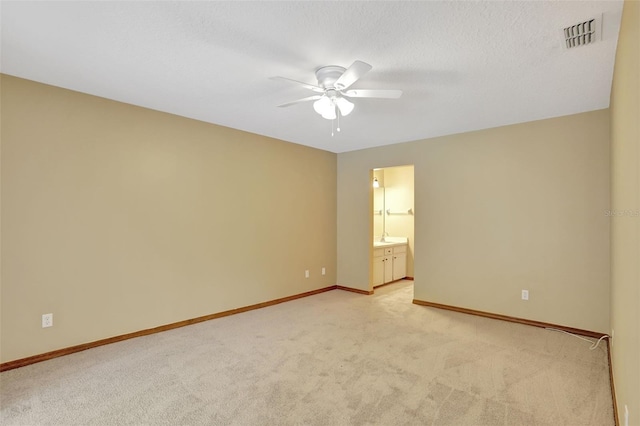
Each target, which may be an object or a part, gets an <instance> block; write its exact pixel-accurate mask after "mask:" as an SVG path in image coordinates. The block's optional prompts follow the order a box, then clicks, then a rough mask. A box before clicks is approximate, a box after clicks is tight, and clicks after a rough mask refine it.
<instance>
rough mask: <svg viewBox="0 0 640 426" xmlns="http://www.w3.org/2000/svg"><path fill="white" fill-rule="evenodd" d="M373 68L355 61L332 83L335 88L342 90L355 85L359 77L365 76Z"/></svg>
mask: <svg viewBox="0 0 640 426" xmlns="http://www.w3.org/2000/svg"><path fill="white" fill-rule="evenodd" d="M371 68H373V67H372V66H371V65H369V64H367V63H366V62H362V61H355V62H354V63H353V64H351V66H350V67H349V68H347V69H346V71H345V72H344V73H343V74H342V75H341V76H340V78H339V79H337V80H336V82H335V83H334V84H335V86H336V87H337V88H339V89H340V90H344V89H346V88H347V87H349V86H351V85H352V84H353V83H355V82H356V81H357V80H358V79H359V78H360V77H362V76H363V75H365V74H366V73H367V72H369V70H370V69H371Z"/></svg>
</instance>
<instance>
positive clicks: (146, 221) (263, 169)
mask: <svg viewBox="0 0 640 426" xmlns="http://www.w3.org/2000/svg"><path fill="white" fill-rule="evenodd" d="M1 83H2V98H1V100H2V133H1V136H2V169H1V171H2V188H1V190H2V287H1V293H2V306H1V307H2V315H1V320H2V324H1V327H2V329H1V332H2V333H1V336H2V342H1V343H2V347H1V351H2V354H1V360H2V361H3V362H6V361H10V360H14V359H19V358H23V357H27V356H30V355H34V354H39V353H43V352H47V351H51V350H54V349H58V348H64V347H68V346H72V345H76V344H80V343H85V342H90V341H94V340H98V339H102V338H107V337H110V336H115V335H119V334H123V333H128V332H133V331H137V330H141V329H145V328H149V327H154V326H159V325H163V324H167V323H172V322H176V321H180V320H185V319H189V318H194V317H198V316H202V315H207V314H212V313H215V312H220V311H224V310H228V309H233V308H237V307H241V306H247V305H251V304H254V303H259V302H264V301H268V300H273V299H276V298H280V297H285V296H290V295H294V294H299V293H303V292H305V291H309V290H314V289H318V288H322V287H327V286H331V285H334V284H336V155H335V154H332V153H329V152H325V151H320V150H316V149H312V148H308V147H303V146H300V145H295V144H290V143H285V142H282V141H278V140H274V139H269V138H266V137H261V136H257V135H253V134H248V133H245V132H241V131H237V130H233V129H229V128H223V127H219V126H215V125H211V124H206V123H202V122H198V121H194V120H189V119H185V118H181V117H177V116H172V115H169V114H164V113H160V112H156V111H151V110H147V109H143V108H139V107H134V106H131V105H126V104H122V103H118V102H113V101H109V100H105V99H101V98H97V97H92V96H88V95H84V94H80V93H76V92H71V91H68V90H64V89H60V88H55V87H51V86H46V85H41V84H37V83H33V82H29V81H26V80H21V79H17V78H13V77H9V76H2V80H1ZM323 266H324V267H326V268H327V275H326V276H321V275H320V269H321V268H322V267H323ZM305 269H309V270H310V271H311V277H310V278H309V279H305V278H304V270H305ZM45 313H53V314H54V327H52V328H48V329H42V328H41V326H40V320H41V315H42V314H45Z"/></svg>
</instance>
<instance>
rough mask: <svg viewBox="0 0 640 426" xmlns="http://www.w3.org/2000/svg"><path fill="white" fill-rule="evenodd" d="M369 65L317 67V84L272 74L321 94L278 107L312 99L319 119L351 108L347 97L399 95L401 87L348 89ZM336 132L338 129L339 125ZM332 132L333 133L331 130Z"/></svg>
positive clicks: (359, 62) (358, 63)
mask: <svg viewBox="0 0 640 426" xmlns="http://www.w3.org/2000/svg"><path fill="white" fill-rule="evenodd" d="M371 68H372V67H371V65H369V64H367V63H365V62H362V61H355V62H354V63H353V64H351V66H350V67H349V68H344V67H341V66H338V65H328V66H325V67H320V68H318V69H317V70H316V79H317V80H318V85H317V86H315V85H312V84H307V83H302V82H300V81H296V80H292V79H290V78H286V77H275V78H276V79H279V80H286V81H289V82H293V83H295V84H298V85H300V86H302V87H304V88H306V89H310V90H312V91H314V92H316V93H321V95H314V96H308V97H306V98H302V99H298V100H296V101H293V102H288V103H286V104H282V105H279V106H280V107H288V106H291V105H294V104H297V103H300V102H306V101H314V102H313V109H314V110H315V111H316V112H317V113H318V114H320V115H321V116H322V118H325V119H327V120H335V119H336V118H339V117H340V116H343V117H345V116H347V115H349V114H351V112H352V111H353V108H354V104H353V102H351V101H349V100H348V99H347V98H384V99H396V98H399V97H400V96H401V95H402V91H401V90H370V89H362V90H347V89H348V88H349V87H350V86H351V85H352V84H353V83H355V82H356V81H357V80H358V79H360V77H362V76H363V75H364V74H366V73H367V72H368V71H369V70H370V69H371ZM338 131H340V130H339V128H338ZM331 134H332V135H333V132H332V133H331Z"/></svg>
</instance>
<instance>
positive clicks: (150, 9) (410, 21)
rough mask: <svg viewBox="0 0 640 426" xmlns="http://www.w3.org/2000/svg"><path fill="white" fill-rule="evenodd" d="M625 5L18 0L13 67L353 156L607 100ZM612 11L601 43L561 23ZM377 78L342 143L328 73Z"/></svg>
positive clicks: (6, 11) (7, 55)
mask: <svg viewBox="0 0 640 426" xmlns="http://www.w3.org/2000/svg"><path fill="white" fill-rule="evenodd" d="M621 11H622V2H621V1H586V2H582V1H513V2H497V1H496V2H493V1H492V2H483V1H476V2H454V1H447V2H431V1H430V2H401V1H395V2H324V1H314V2H307V1H298V2H167V1H163V2H160V1H158V2H126V3H125V2H116V1H114V2H56V1H48V2H27V1H20V2H9V1H3V2H2V3H1V9H0V13H1V19H2V58H1V59H2V62H1V64H0V70H1V71H2V72H3V73H6V74H10V75H14V76H18V77H22V78H26V79H30V80H35V81H39V82H43V83H47V84H52V85H55V86H60V87H64V88H68V89H72V90H76V91H80V92H84V93H89V94H92V95H97V96H102V97H105V98H109V99H114V100H118V101H122V102H127V103H131V104H135V105H140V106H143V107H147V108H152V109H155V110H159V111H165V112H170V113H173V114H177V115H181V116H185V117H190V118H194V119H198V120H202V121H206V122H210V123H215V124H220V125H223V126H228V127H233V128H237V129H242V130H246V131H249V132H253V133H258V134H262V135H266V136H271V137H275V138H278V139H283V140H286V141H290V142H295V143H298V144H303V145H308V146H312V147H316V148H321V149H325V150H328V151H332V152H345V151H351V150H356V149H361V148H368V147H373V146H380V145H387V144H393V143H399V142H405V141H411V140H417V139H423V138H429V137H434V136H441V135H447V134H452V133H460V132H466V131H471V130H477V129H483V128H489V127H496V126H501V125H506V124H513V123H520V122H526V121H532V120H538V119H543V118H549V117H556V116H562V115H567V114H574V113H579V112H583V111H590V110H595V109H601V108H606V107H608V106H609V95H610V90H611V79H612V73H613V64H614V57H615V49H616V43H617V38H618V30H619V24H620V16H621ZM593 17H602V27H603V32H602V37H601V40H598V41H597V42H596V43H595V44H593V45H590V46H583V47H579V48H576V49H571V50H568V49H565V48H564V47H563V41H562V28H563V27H565V26H569V25H572V24H574V23H578V22H580V21H583V20H586V19H590V18H593ZM356 59H358V60H362V61H364V62H367V63H369V64H371V65H373V69H372V70H371V71H370V72H369V73H368V74H366V75H365V76H364V77H363V78H361V79H360V80H359V81H358V82H356V84H354V85H353V86H352V88H354V89H358V88H359V89H368V88H371V89H401V90H403V92H404V94H403V96H402V98H400V99H393V100H391V99H380V100H379V99H355V100H354V103H355V104H356V105H355V109H354V111H353V112H352V113H351V115H349V116H347V117H345V118H343V119H342V123H341V127H342V132H341V133H338V134H336V135H335V136H333V137H332V136H331V122H330V121H327V120H325V119H323V118H321V117H320V116H319V115H318V114H316V113H315V112H314V111H313V107H312V103H304V104H296V105H293V106H291V107H288V108H278V107H276V105H279V104H282V103H285V102H288V101H291V100H295V99H298V98H302V97H305V96H308V95H311V94H312V93H311V92H310V91H307V90H305V89H304V88H301V87H297V86H295V85H293V84H289V83H287V82H284V81H276V80H271V79H269V77H272V76H284V77H288V78H292V79H295V80H300V81H304V82H308V83H312V84H316V80H315V76H314V71H315V70H316V69H317V68H318V67H320V66H323V65H341V66H344V67H348V66H349V65H350V64H351V63H353V61H354V60H356Z"/></svg>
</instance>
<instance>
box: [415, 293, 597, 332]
mask: <svg viewBox="0 0 640 426" xmlns="http://www.w3.org/2000/svg"><path fill="white" fill-rule="evenodd" d="M413 303H414V304H415V305H422V306H429V307H431V308H438V309H446V310H448V311H455V312H460V313H463V314H470V315H477V316H480V317H486V318H493V319H498V320H502V321H508V322H515V323H518V324H525V325H532V326H534V327H540V328H548V327H551V328H557V329H558V330H562V331H566V332H568V333H574V334H580V335H582V336H587V337H593V338H594V339H599V338H601V337H602V336H606V334H605V333H598V332H597V331H589V330H582V329H580V328H573V327H567V326H564V325H558V324H551V323H548V322H542V321H535V320H529V319H525V318H518V317H511V316H508V315H502V314H494V313H491V312H484V311H476V310H475V309H467V308H461V307H458V306H451V305H443V304H440V303H434V302H427V301H425V300H419V299H413Z"/></svg>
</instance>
